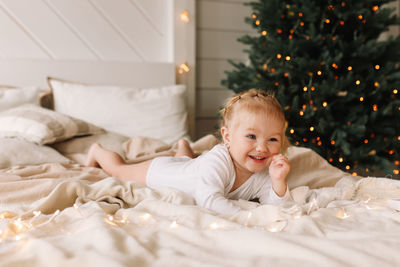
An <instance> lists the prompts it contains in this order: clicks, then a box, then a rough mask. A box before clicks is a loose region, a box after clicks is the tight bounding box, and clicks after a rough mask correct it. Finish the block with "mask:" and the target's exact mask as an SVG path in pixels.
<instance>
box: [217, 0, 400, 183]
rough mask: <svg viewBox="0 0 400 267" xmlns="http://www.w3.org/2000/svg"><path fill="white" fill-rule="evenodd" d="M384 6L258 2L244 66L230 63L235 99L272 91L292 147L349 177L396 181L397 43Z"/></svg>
mask: <svg viewBox="0 0 400 267" xmlns="http://www.w3.org/2000/svg"><path fill="white" fill-rule="evenodd" d="M392 1H393V0H387V1H377V0H374V1H371V0H351V1H349V0H348V1H346V0H343V1H341V0H340V1H336V0H324V1H321V0H308V1H304V0H259V1H256V2H250V3H247V5H250V6H251V8H252V14H251V17H248V18H246V22H247V23H249V24H251V25H252V26H253V27H254V28H255V29H256V32H257V33H256V34H252V35H245V36H243V37H241V38H240V39H239V42H241V43H243V44H245V45H246V46H248V49H246V50H245V53H247V54H248V59H249V60H248V62H246V64H245V63H243V62H234V61H232V60H231V61H229V62H230V63H231V64H232V65H233V70H232V71H227V72H226V74H227V77H226V79H225V80H223V81H222V84H223V85H224V86H226V87H228V88H229V89H231V90H233V91H234V92H240V91H243V90H247V89H250V88H261V89H265V90H268V91H274V92H275V95H276V96H277V98H278V99H279V101H280V102H281V104H282V106H283V108H284V110H285V115H286V118H287V121H288V126H287V135H288V137H289V139H290V141H291V143H292V144H293V145H298V146H305V147H310V148H312V149H313V150H315V151H316V152H318V153H319V154H320V155H321V156H323V157H324V158H326V159H327V160H328V161H329V162H330V163H331V164H332V165H335V166H337V167H339V168H341V169H343V170H346V171H349V172H352V173H353V174H363V175H365V174H367V175H368V173H371V172H372V171H374V170H383V171H384V172H385V174H390V175H392V177H399V176H398V174H399V168H400V167H399V164H400V163H399V161H400V157H399V155H400V154H399V152H400V97H399V95H400V93H399V90H400V66H399V62H400V38H399V37H388V38H379V37H380V36H381V34H382V33H384V32H386V31H388V28H389V26H392V25H398V24H399V20H398V18H397V16H396V15H394V9H392V8H389V7H387V5H385V4H387V3H389V2H392Z"/></svg>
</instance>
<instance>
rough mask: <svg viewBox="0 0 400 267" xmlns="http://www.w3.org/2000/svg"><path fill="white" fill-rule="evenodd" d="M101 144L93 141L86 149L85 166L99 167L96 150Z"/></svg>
mask: <svg viewBox="0 0 400 267" xmlns="http://www.w3.org/2000/svg"><path fill="white" fill-rule="evenodd" d="M100 147H101V145H100V144H99V143H93V144H92V145H91V146H90V148H89V151H88V155H87V158H86V162H85V166H87V167H100V165H99V163H98V162H97V160H96V151H97V149H98V148H100Z"/></svg>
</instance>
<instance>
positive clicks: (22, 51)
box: [0, 8, 50, 59]
mask: <svg viewBox="0 0 400 267" xmlns="http://www.w3.org/2000/svg"><path fill="white" fill-rule="evenodd" d="M0 32H1V34H0V51H1V52H2V53H1V54H2V57H6V58H38V59H46V58H50V55H48V54H47V53H46V52H45V51H44V50H42V49H41V47H40V45H39V44H38V43H36V42H35V39H33V38H32V37H31V36H30V35H29V34H27V33H26V32H25V31H24V30H23V29H22V28H21V27H19V26H18V24H17V23H16V22H15V21H14V20H13V19H12V17H10V16H9V15H8V13H7V11H5V10H4V9H2V8H0Z"/></svg>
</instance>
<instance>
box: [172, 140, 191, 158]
mask: <svg viewBox="0 0 400 267" xmlns="http://www.w3.org/2000/svg"><path fill="white" fill-rule="evenodd" d="M181 156H187V157H189V158H194V153H193V150H192V148H191V147H190V145H189V142H188V141H187V140H186V139H183V138H182V139H180V140H179V141H178V149H177V151H176V154H175V157H181Z"/></svg>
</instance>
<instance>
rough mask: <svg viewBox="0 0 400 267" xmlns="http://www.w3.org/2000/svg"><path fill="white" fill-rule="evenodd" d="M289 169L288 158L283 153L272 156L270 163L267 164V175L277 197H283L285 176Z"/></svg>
mask: <svg viewBox="0 0 400 267" xmlns="http://www.w3.org/2000/svg"><path fill="white" fill-rule="evenodd" d="M289 171H290V164H289V160H288V159H287V158H286V157H285V156H284V155H282V154H278V155H276V156H274V157H273V158H272V162H271V165H270V166H269V175H270V177H271V183H272V189H273V190H274V192H275V193H276V195H277V196H279V197H283V196H285V194H286V190H287V183H286V176H287V175H288V174H289Z"/></svg>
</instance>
